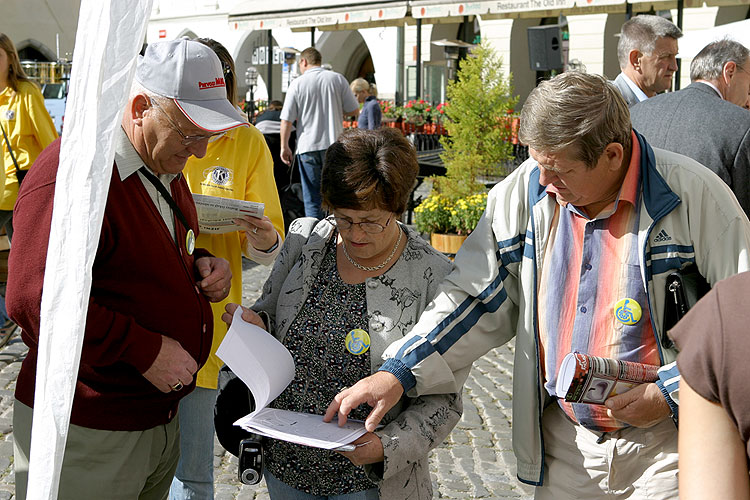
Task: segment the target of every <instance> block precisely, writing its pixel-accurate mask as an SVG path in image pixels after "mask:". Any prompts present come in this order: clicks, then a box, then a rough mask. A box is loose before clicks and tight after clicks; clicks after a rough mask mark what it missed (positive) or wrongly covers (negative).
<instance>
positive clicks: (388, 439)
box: [252, 218, 468, 500]
mask: <svg viewBox="0 0 750 500" xmlns="http://www.w3.org/2000/svg"><path fill="white" fill-rule="evenodd" d="M402 227H403V226H402ZM404 229H405V230H406V234H407V237H408V240H407V244H406V247H405V248H404V251H403V253H402V254H401V256H400V257H399V259H398V261H396V263H395V264H394V265H393V266H392V267H391V268H390V269H389V270H388V271H386V272H385V273H384V274H382V275H380V276H378V277H375V278H368V279H367V280H366V290H367V292H366V294H367V312H368V316H369V334H370V339H371V346H370V353H371V354H370V359H371V360H372V371H373V373H374V372H375V371H377V369H378V368H379V367H380V365H381V364H382V363H383V360H382V359H381V358H382V354H383V352H384V351H385V348H386V347H388V345H390V344H391V343H392V342H394V341H396V340H398V339H401V338H402V337H403V336H404V335H405V334H406V333H408V332H409V330H410V329H411V327H412V326H414V324H415V323H416V322H417V320H418V319H419V316H420V315H421V314H422V311H424V310H425V308H426V307H427V305H428V304H429V303H430V301H431V300H432V298H433V297H434V296H435V293H436V292H437V289H438V285H439V284H440V282H441V281H442V280H443V278H444V277H445V276H447V275H448V273H449V272H450V271H451V269H452V264H451V262H450V261H449V260H448V259H447V258H446V257H445V256H443V255H442V254H440V253H439V252H437V251H436V250H435V249H433V248H432V247H431V246H429V245H428V244H427V243H426V242H425V241H424V240H423V239H422V238H421V237H420V236H419V235H418V234H416V233H414V232H413V231H411V230H409V229H408V228H405V227H404ZM334 234H335V231H334V228H333V225H332V224H330V223H329V222H327V221H325V220H322V221H318V220H317V219H313V218H303V219H297V220H295V221H294V222H292V224H291V225H290V227H289V234H288V235H287V237H286V240H285V241H284V245H283V247H282V249H281V253H280V254H279V257H278V259H277V260H276V263H275V264H274V267H273V270H272V271H271V275H270V276H269V278H268V280H267V281H266V284H265V285H264V288H263V295H262V296H261V297H260V299H258V301H257V302H256V303H255V304H254V305H253V307H252V309H253V310H255V311H258V312H260V311H263V312H265V313H266V314H267V316H266V318H267V320H268V326H269V331H270V332H271V333H272V334H273V335H274V336H275V337H276V338H278V339H279V340H283V338H284V336H285V335H286V334H287V331H288V329H289V325H290V324H291V323H292V322H293V321H294V318H295V317H296V316H297V314H298V313H299V312H300V309H301V308H302V305H303V304H304V303H305V300H306V298H307V296H308V294H309V292H310V289H311V287H312V284H313V282H314V281H315V279H316V278H317V273H318V271H319V268H320V264H321V262H322V260H323V252H324V250H325V247H326V244H327V243H328V240H329V239H330V238H331V237H332V236H333V235H334ZM467 374H468V370H465V371H464V372H463V373H461V374H459V376H458V378H459V379H460V382H459V383H460V384H463V381H464V380H465V378H466V375H467ZM462 411H463V408H462V404H461V396H460V388H459V394H455V393H454V394H445V395H434V396H423V397H417V398H407V397H404V398H402V399H401V401H400V402H399V404H397V405H396V406H395V407H394V408H393V409H392V410H391V411H390V412H388V415H386V418H385V419H384V420H383V423H384V424H386V425H385V427H383V428H382V429H381V430H378V431H376V434H377V435H378V436H379V437H380V439H381V441H382V443H383V451H384V453H385V461H384V462H383V463H382V464H376V465H375V466H367V467H365V469H366V471H367V473H368V475H369V477H370V479H371V480H372V481H375V482H376V483H377V484H378V489H379V492H380V498H383V499H389V500H391V499H393V500H398V499H404V500H406V499H409V500H412V499H414V500H426V499H430V498H432V482H431V480H430V472H429V463H428V460H427V454H428V453H429V451H430V450H431V449H432V448H435V447H436V446H438V445H439V444H440V443H441V442H442V441H443V440H444V439H445V438H446V437H447V436H448V434H450V432H451V430H452V429H453V427H454V426H455V425H456V423H457V422H458V420H459V419H460V418H461V413H462Z"/></svg>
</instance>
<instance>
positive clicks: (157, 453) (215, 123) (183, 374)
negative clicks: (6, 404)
mask: <svg viewBox="0 0 750 500" xmlns="http://www.w3.org/2000/svg"><path fill="white" fill-rule="evenodd" d="M222 79H223V72H222V67H221V63H220V62H219V59H218V58H217V57H216V54H214V53H213V51H212V50H211V49H209V48H208V47H206V46H204V45H202V44H200V43H197V42H193V41H190V40H174V41H170V42H166V41H165V42H156V43H152V44H151V45H149V46H148V48H147V49H146V51H145V53H144V55H143V56H140V57H139V58H138V64H137V67H136V70H135V79H134V80H133V85H132V87H131V90H130V97H129V99H128V102H127V105H126V107H125V110H124V113H123V115H122V121H121V123H118V124H117V125H121V126H120V127H118V128H117V133H116V136H115V144H114V150H115V151H114V167H113V168H112V177H111V181H110V184H109V191H108V193H107V205H106V208H105V211H104V220H103V222H102V227H101V234H100V237H99V242H98V247H97V252H96V257H95V259H94V263H93V268H92V276H91V291H90V296H89V297H88V303H87V307H88V314H87V317H86V328H85V335H84V338H83V345H82V351H81V359H80V368H79V370H78V376H77V380H76V385H75V396H74V398H73V407H72V412H71V415H70V427H69V433H68V440H67V443H66V446H65V453H64V458H63V463H62V472H61V475H60V486H59V494H58V498H59V499H60V500H81V499H100V498H101V499H104V498H106V499H128V500H129V499H134V498H143V499H145V498H149V499H151V498H153V499H164V498H166V497H167V494H168V492H169V487H170V484H171V483H172V478H173V477H174V471H175V468H176V467H177V462H178V460H179V456H180V436H179V422H178V421H177V419H176V418H175V417H176V416H177V412H178V403H179V401H180V399H182V398H183V397H184V396H186V395H187V394H188V393H189V392H190V391H192V390H193V388H194V387H195V382H194V374H195V373H196V372H197V371H198V369H199V368H200V367H201V366H203V364H204V363H205V362H206V359H207V358H208V355H209V352H210V350H211V337H212V334H213V316H212V314H211V306H210V304H209V302H220V301H222V300H223V299H225V298H226V297H227V295H228V293H229V287H230V284H231V272H230V270H229V263H228V262H227V261H226V260H224V259H222V258H219V257H214V256H212V255H211V254H210V253H209V252H208V251H206V250H205V249H202V248H196V247H195V235H196V233H197V231H198V220H197V214H196V211H195V205H194V203H193V199H192V196H191V194H190V190H189V189H188V185H187V182H186V181H185V179H184V177H183V176H182V175H181V173H182V170H183V169H184V167H185V163H186V162H187V159H188V158H189V157H190V156H191V155H195V156H197V157H202V156H203V155H205V153H206V148H207V146H208V143H209V141H210V140H211V139H212V138H215V137H216V135H217V134H221V133H223V132H226V131H227V130H231V129H233V128H236V127H242V126H247V122H246V121H245V118H244V116H243V115H242V114H241V113H240V112H239V111H237V109H235V107H234V106H232V105H231V104H229V102H228V101H227V98H226V90H225V89H224V85H223V83H221V84H219V82H222V81H223V80H222ZM201 82H210V83H212V84H213V85H200V83H201ZM196 97H199V99H196ZM60 142H61V141H60V140H57V141H55V142H53V143H52V144H51V145H50V146H49V147H48V148H46V149H45V150H44V151H43V152H42V154H41V155H40V156H39V158H38V159H37V166H35V167H34V168H33V169H31V171H30V172H29V175H28V176H27V177H26V179H25V180H24V183H23V186H22V188H21V192H20V194H19V197H18V202H17V203H16V214H15V217H16V218H17V224H16V233H15V241H16V244H17V246H18V247H19V248H22V249H23V251H22V252H11V255H10V275H9V278H8V312H9V313H10V315H11V317H12V318H13V319H14V320H16V321H17V322H18V324H19V325H20V326H21V327H22V328H23V331H22V338H23V341H24V343H25V344H26V345H27V346H28V347H29V351H28V354H27V356H26V359H24V361H23V364H22V366H21V370H20V372H19V374H18V379H17V383H16V391H15V398H16V399H15V401H14V405H13V451H14V463H13V466H14V469H15V483H16V497H15V498H18V499H19V500H24V499H25V497H26V488H27V481H28V466H29V462H28V459H29V451H30V447H31V425H32V416H33V412H34V410H35V408H32V407H33V406H34V391H35V383H36V382H41V381H38V380H36V376H37V372H36V367H37V352H38V345H39V334H40V331H39V327H40V321H41V320H40V316H39V315H40V307H41V297H42V287H43V283H44V278H45V264H46V257H47V245H48V242H49V231H50V224H51V221H52V208H53V204H54V200H55V185H56V184H55V179H56V175H57V168H58V162H59V155H60ZM102 168H103V166H102Z"/></svg>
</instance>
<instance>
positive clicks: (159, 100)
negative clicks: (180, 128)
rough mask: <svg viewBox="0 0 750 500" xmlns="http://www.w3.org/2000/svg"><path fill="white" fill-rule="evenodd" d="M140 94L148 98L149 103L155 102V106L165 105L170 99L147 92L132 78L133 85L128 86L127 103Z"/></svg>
mask: <svg viewBox="0 0 750 500" xmlns="http://www.w3.org/2000/svg"><path fill="white" fill-rule="evenodd" d="M141 94H143V95H145V96H146V97H148V98H149V99H150V100H151V101H156V104H157V105H160V106H161V105H165V104H166V103H167V102H168V101H171V99H170V98H168V97H166V96H163V95H161V94H157V93H156V92H152V91H150V90H148V89H147V88H146V87H144V86H143V85H142V84H141V83H140V82H138V81H137V80H136V79H135V78H133V83H131V84H130V94H129V95H128V101H132V100H133V98H134V97H135V96H137V95H141Z"/></svg>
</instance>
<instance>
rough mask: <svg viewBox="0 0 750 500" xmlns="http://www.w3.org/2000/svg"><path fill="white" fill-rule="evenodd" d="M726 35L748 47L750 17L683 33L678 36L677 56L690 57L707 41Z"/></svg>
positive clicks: (719, 38) (749, 43)
mask: <svg viewBox="0 0 750 500" xmlns="http://www.w3.org/2000/svg"><path fill="white" fill-rule="evenodd" d="M726 37H728V38H731V39H733V40H736V41H738V42H740V43H741V44H742V45H744V46H745V47H748V48H750V19H745V20H744V21H737V22H736V23H729V24H723V25H721V26H714V27H713V28H709V29H706V30H700V31H692V32H689V33H685V35H683V37H682V38H680V53H679V55H678V56H677V57H682V58H683V59H692V58H693V57H695V56H696V55H697V54H698V52H700V51H701V49H702V48H703V47H705V46H706V45H708V44H709V43H711V42H714V41H716V40H721V39H722V38H726Z"/></svg>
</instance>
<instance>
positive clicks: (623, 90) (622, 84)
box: [611, 73, 639, 108]
mask: <svg viewBox="0 0 750 500" xmlns="http://www.w3.org/2000/svg"><path fill="white" fill-rule="evenodd" d="M611 83H612V84H613V85H614V86H615V87H617V90H619V91H620V94H622V97H623V98H625V102H626V103H628V107H629V108H632V107H633V106H635V105H636V104H638V102H639V101H638V97H636V95H635V93H634V92H633V90H632V89H631V88H630V86H629V85H628V82H626V81H625V75H623V74H622V73H620V74H619V75H617V78H615V79H614V80H612V82H611Z"/></svg>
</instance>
